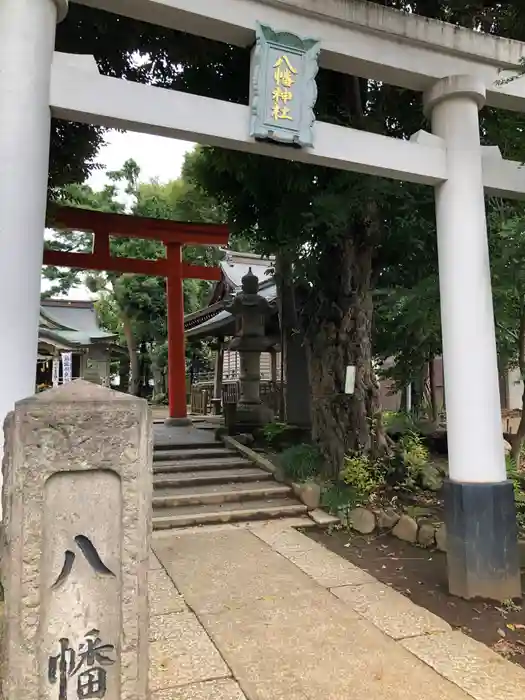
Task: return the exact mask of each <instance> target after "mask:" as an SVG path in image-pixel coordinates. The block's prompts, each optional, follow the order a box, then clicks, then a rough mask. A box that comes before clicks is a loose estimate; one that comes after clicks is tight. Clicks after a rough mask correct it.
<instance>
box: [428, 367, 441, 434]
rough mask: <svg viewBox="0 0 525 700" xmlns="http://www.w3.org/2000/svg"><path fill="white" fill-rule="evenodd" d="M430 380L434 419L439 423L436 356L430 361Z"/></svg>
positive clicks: (431, 406)
mask: <svg viewBox="0 0 525 700" xmlns="http://www.w3.org/2000/svg"><path fill="white" fill-rule="evenodd" d="M428 381H429V384H430V408H431V414H432V421H433V422H434V423H437V422H438V420H439V411H438V405H437V396H436V364H435V359H434V358H432V359H431V360H430V361H429V363H428Z"/></svg>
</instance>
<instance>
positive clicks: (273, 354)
mask: <svg viewBox="0 0 525 700" xmlns="http://www.w3.org/2000/svg"><path fill="white" fill-rule="evenodd" d="M270 377H271V380H272V384H273V385H274V387H276V386H277V350H276V349H275V348H270Z"/></svg>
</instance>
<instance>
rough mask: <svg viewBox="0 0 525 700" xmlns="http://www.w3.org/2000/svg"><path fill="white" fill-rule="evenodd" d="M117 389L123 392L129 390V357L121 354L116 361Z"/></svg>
mask: <svg viewBox="0 0 525 700" xmlns="http://www.w3.org/2000/svg"><path fill="white" fill-rule="evenodd" d="M118 376H119V380H120V381H119V390H120V391H123V392H125V393H128V391H129V357H128V356H127V355H123V356H122V357H121V358H120V359H119V362H118Z"/></svg>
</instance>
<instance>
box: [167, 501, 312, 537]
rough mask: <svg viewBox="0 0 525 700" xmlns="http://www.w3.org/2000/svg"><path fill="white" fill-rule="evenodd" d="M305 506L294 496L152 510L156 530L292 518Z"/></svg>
mask: <svg viewBox="0 0 525 700" xmlns="http://www.w3.org/2000/svg"><path fill="white" fill-rule="evenodd" d="M306 512H307V510H306V506H305V505H303V504H302V503H299V502H298V501H294V500H293V499H291V498H281V499H262V500H260V501H240V502H238V503H224V504H223V505H222V506H219V505H195V506H181V507H178V508H165V509H164V508H163V509H162V510H159V511H156V512H154V513H153V529H154V530H167V529H171V528H179V527H191V526H193V525H211V524H214V523H228V522H240V521H246V520H269V519H271V518H285V517H287V518H290V517H291V518H293V517H296V516H299V515H304V514H305V513H306Z"/></svg>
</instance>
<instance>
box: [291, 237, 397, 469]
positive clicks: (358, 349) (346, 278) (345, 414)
mask: <svg viewBox="0 0 525 700" xmlns="http://www.w3.org/2000/svg"><path fill="white" fill-rule="evenodd" d="M355 239H356V236H351V235H350V233H349V236H348V238H347V240H345V241H344V242H343V243H341V244H339V245H336V246H334V248H333V249H332V250H330V251H326V253H325V254H324V256H323V257H324V259H323V260H322V261H319V263H318V265H319V267H318V269H319V271H320V273H321V274H320V279H319V282H318V285H317V288H316V290H314V294H313V295H312V298H311V301H310V303H309V304H308V309H307V313H306V314H305V317H304V321H305V324H306V338H307V348H308V356H309V362H310V377H311V384H312V432H313V437H314V439H315V440H316V442H317V443H318V444H319V446H320V448H321V450H322V452H323V454H324V457H325V459H326V462H327V468H328V472H329V473H328V474H327V476H329V477H331V478H337V476H338V474H339V472H340V470H341V468H342V466H343V461H344V456H345V454H348V453H351V452H359V453H365V454H367V455H370V456H371V457H376V456H379V455H380V454H382V453H383V452H384V450H385V449H386V438H385V435H384V431H383V428H382V424H381V420H380V411H379V386H378V382H377V378H376V375H375V372H374V369H373V366H372V343H371V335H372V316H373V301H372V259H373V254H374V248H375V247H374V245H373V244H372V241H368V240H365V241H364V242H361V243H360V242H359V240H358V241H357V242H356V240H355ZM312 301H313V302H314V304H312ZM316 301H317V303H316V304H315V302H316ZM349 365H353V366H355V368H356V371H355V389H354V393H353V395H348V394H345V378H346V368H347V366H349Z"/></svg>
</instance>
